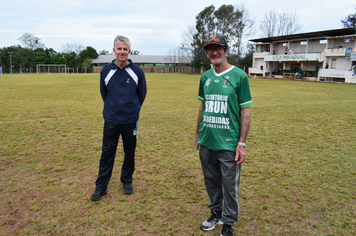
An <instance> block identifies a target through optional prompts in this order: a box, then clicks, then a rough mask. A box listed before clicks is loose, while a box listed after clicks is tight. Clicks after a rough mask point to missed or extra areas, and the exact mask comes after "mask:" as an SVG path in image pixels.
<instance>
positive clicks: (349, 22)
mask: <svg viewBox="0 0 356 236" xmlns="http://www.w3.org/2000/svg"><path fill="white" fill-rule="evenodd" d="M355 10H356V7H355ZM341 23H342V24H343V25H344V28H354V29H356V13H355V14H350V15H348V16H347V17H346V18H345V19H344V20H342V21H341Z"/></svg>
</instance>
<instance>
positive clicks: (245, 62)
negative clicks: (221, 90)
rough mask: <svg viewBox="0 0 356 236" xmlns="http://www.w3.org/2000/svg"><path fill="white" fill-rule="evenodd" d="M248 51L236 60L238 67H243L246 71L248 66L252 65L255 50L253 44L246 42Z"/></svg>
mask: <svg viewBox="0 0 356 236" xmlns="http://www.w3.org/2000/svg"><path fill="white" fill-rule="evenodd" d="M247 50H248V52H247V53H246V54H245V55H244V57H242V58H241V59H240V60H239V62H238V67H240V68H241V69H243V70H244V71H245V72H246V73H247V72H248V68H250V67H252V60H253V53H254V51H255V46H254V45H253V44H252V43H248V44H247Z"/></svg>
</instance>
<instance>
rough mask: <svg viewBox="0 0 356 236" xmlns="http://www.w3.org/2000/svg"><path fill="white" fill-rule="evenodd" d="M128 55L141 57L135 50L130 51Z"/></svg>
mask: <svg viewBox="0 0 356 236" xmlns="http://www.w3.org/2000/svg"><path fill="white" fill-rule="evenodd" d="M130 55H141V53H140V51H137V50H131V52H130Z"/></svg>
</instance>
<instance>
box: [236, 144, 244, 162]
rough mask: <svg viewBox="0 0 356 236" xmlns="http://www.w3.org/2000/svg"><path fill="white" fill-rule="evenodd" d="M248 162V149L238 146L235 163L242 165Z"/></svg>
mask: <svg viewBox="0 0 356 236" xmlns="http://www.w3.org/2000/svg"><path fill="white" fill-rule="evenodd" d="M245 160H246V149H245V147H244V146H241V145H237V147H236V156H235V161H236V164H241V163H243V162H245Z"/></svg>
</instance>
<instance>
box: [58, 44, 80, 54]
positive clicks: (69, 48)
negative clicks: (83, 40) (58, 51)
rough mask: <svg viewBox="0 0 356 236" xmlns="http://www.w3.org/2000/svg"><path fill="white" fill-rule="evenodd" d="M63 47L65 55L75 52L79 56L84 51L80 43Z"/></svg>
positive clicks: (63, 45)
mask: <svg viewBox="0 0 356 236" xmlns="http://www.w3.org/2000/svg"><path fill="white" fill-rule="evenodd" d="M61 46H62V50H63V52H64V53H72V52H74V53H75V54H76V55H79V53H80V52H81V51H82V50H83V49H84V46H83V45H82V44H80V43H66V44H62V45H61Z"/></svg>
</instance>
